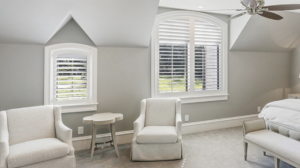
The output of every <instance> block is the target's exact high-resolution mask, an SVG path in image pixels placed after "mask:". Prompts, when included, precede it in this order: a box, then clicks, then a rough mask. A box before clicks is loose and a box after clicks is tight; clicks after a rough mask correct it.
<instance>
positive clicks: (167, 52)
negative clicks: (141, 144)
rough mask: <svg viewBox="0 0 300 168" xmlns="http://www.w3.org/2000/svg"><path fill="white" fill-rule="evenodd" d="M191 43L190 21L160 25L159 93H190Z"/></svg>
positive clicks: (180, 20)
mask: <svg viewBox="0 0 300 168" xmlns="http://www.w3.org/2000/svg"><path fill="white" fill-rule="evenodd" d="M189 43H190V21H189V19H176V20H168V21H164V22H161V23H160V24H159V67H158V68H159V75H158V76H159V81H158V85H159V88H158V90H159V93H166V92H187V91H188V89H189V80H188V73H189V69H188V68H189V66H188V65H189Z"/></svg>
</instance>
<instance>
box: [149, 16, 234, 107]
mask: <svg viewBox="0 0 300 168" xmlns="http://www.w3.org/2000/svg"><path fill="white" fill-rule="evenodd" d="M227 38H228V25H227V23H225V22H224V21H222V20H220V19H218V18H215V17H213V16H210V15H207V14H203V13H199V12H190V11H174V12H166V13H162V14H159V15H158V16H157V17H156V19H155V25H154V29H153V34H152V39H151V49H152V52H151V53H152V54H151V57H152V59H151V97H154V98H169V97H178V98H181V99H182V100H183V103H194V102H207V101H219V100H228V80H227V52H228V44H227V42H228V39H227Z"/></svg>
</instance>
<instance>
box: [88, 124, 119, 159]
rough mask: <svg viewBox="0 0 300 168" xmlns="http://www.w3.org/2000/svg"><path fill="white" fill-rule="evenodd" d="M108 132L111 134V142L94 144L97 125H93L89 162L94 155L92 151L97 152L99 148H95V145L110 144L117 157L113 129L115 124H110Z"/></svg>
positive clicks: (114, 130)
mask: <svg viewBox="0 0 300 168" xmlns="http://www.w3.org/2000/svg"><path fill="white" fill-rule="evenodd" d="M110 132H111V135H112V136H111V138H112V140H110V141H107V142H103V143H96V142H95V141H96V135H97V125H95V124H93V135H92V139H91V146H90V150H91V161H92V160H93V155H94V151H96V150H98V149H99V148H97V144H105V143H110V145H111V146H114V148H115V150H116V153H117V156H118V157H119V150H118V145H117V142H116V128H115V123H111V124H110ZM95 145H96V147H95Z"/></svg>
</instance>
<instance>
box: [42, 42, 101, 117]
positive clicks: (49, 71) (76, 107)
mask: <svg viewBox="0 0 300 168" xmlns="http://www.w3.org/2000/svg"><path fill="white" fill-rule="evenodd" d="M70 51H71V52H72V53H78V54H82V53H86V55H87V58H88V61H89V65H88V66H89V67H90V70H91V71H90V72H89V74H88V76H89V82H90V84H89V86H90V87H91V89H89V96H90V97H89V101H88V102H87V103H80V104H75V103H73V104H71V103H70V104H59V105H60V106H61V107H62V113H73V112H84V111H96V110H97V106H98V103H97V48H94V47H90V46H87V45H82V44H76V43H63V44H55V45H51V46H47V47H45V61H44V68H45V71H44V104H45V105H53V100H52V99H53V85H54V76H53V75H54V66H53V65H54V55H57V54H58V53H64V52H70Z"/></svg>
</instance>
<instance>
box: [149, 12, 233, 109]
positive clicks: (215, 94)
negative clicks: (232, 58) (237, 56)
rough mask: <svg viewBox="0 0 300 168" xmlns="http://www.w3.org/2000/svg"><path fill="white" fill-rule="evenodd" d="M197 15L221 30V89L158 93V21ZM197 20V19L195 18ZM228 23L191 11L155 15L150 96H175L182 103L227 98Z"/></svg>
mask: <svg viewBox="0 0 300 168" xmlns="http://www.w3.org/2000/svg"><path fill="white" fill-rule="evenodd" d="M182 17H197V18H199V20H203V21H207V22H210V23H214V24H215V25H217V26H219V27H220V28H221V30H222V59H223V61H222V66H221V67H222V80H223V83H222V89H221V90H219V91H209V92H207V91H206V92H205V93H203V94H201V95H200V94H199V95H189V96H182V95H181V94H180V93H174V94H172V96H170V95H166V94H165V95H164V94H163V93H158V81H157V80H158V71H159V66H158V63H157V61H158V60H159V54H158V53H159V47H158V38H159V37H158V26H159V23H160V22H162V21H165V20H169V19H172V18H182ZM197 20H198V19H197ZM228 96H229V94H228V24H227V23H225V22H224V21H222V20H220V19H218V18H215V17H213V16H210V15H207V14H204V13H200V12H192V11H174V12H166V13H163V14H159V15H157V16H156V19H155V23H154V27H153V31H152V38H151V97H152V98H171V97H177V98H180V99H181V100H182V103H196V102H208V101H220V100H228Z"/></svg>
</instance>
